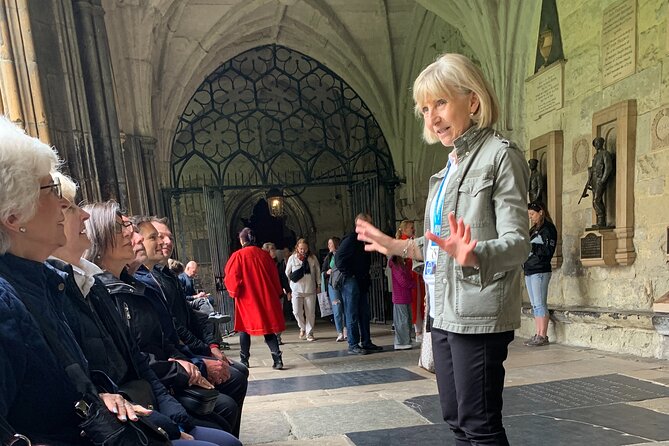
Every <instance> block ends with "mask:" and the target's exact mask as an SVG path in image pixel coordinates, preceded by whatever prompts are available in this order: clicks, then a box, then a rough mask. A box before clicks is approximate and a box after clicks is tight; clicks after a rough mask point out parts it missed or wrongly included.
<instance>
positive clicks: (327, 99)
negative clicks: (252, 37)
mask: <svg viewBox="0 0 669 446" xmlns="http://www.w3.org/2000/svg"><path fill="white" fill-rule="evenodd" d="M171 172H172V178H171V179H172V187H171V188H169V189H166V190H165V191H164V197H165V208H166V209H168V210H169V212H170V213H171V217H172V219H173V221H174V225H175V228H176V231H175V234H177V236H178V237H179V240H178V242H177V248H178V250H179V256H180V257H181V258H182V260H188V259H190V258H193V257H198V256H199V258H196V260H198V262H199V263H200V264H201V265H202V275H203V279H204V278H205V277H204V276H205V274H206V273H207V272H209V273H210V274H209V276H210V277H211V279H212V280H213V278H214V277H219V278H220V276H221V275H222V270H223V267H224V263H225V261H226V259H227V257H228V254H229V250H230V247H231V246H233V245H234V243H232V240H231V235H230V234H231V233H232V232H234V230H235V228H237V227H239V225H240V224H241V220H242V219H244V218H246V219H249V218H251V217H250V215H249V212H248V210H249V209H253V207H254V206H255V205H256V204H257V202H258V200H259V199H260V198H262V197H263V195H264V194H265V193H266V192H267V191H268V190H269V189H270V188H272V187H276V188H280V189H282V190H284V191H285V192H286V194H287V195H288V196H289V197H292V198H291V199H289V200H288V203H292V207H293V210H292V211H293V216H295V217H298V218H299V217H300V216H301V218H302V220H301V221H300V222H299V223H300V225H294V226H300V228H299V230H300V231H301V232H302V233H300V234H296V236H297V237H305V238H307V239H308V240H310V241H311V242H312V243H314V245H316V244H318V245H320V244H323V243H325V241H327V238H328V237H330V236H332V235H341V234H342V233H343V232H345V231H346V230H350V229H351V225H352V219H353V216H354V215H355V214H356V213H358V212H363V211H364V212H369V213H371V214H372V216H373V218H374V220H375V222H376V223H377V224H378V225H379V226H380V227H382V228H391V227H393V226H394V223H395V221H394V220H395V218H394V217H395V209H394V188H395V187H396V185H397V177H396V175H395V171H394V167H393V161H392V157H391V155H390V151H389V149H388V145H387V143H386V140H385V138H384V136H383V133H382V131H381V129H380V127H379V125H378V123H377V122H376V119H375V118H374V116H373V115H372V113H371V111H370V110H369V109H368V107H367V106H366V105H365V103H364V101H363V100H362V99H361V98H360V97H359V96H358V95H357V94H356V92H355V91H353V89H352V88H351V87H350V86H349V85H348V84H347V83H346V82H345V81H344V80H343V79H342V78H341V77H339V76H338V75H337V74H335V73H334V72H332V71H331V70H329V69H328V68H326V67H325V66H324V65H322V64H320V63H319V62H317V61H315V60H314V59H312V58H310V57H309V56H306V55H304V54H301V53H299V52H297V51H294V50H292V49H289V48H286V47H282V46H279V45H268V46H262V47H258V48H254V49H251V50H249V51H246V52H244V53H242V54H240V55H238V56H236V57H234V58H232V59H230V60H229V61H227V62H225V63H224V64H222V65H221V66H220V67H219V68H217V69H216V70H215V71H214V72H213V73H211V74H210V75H209V76H207V78H206V79H205V80H204V82H203V83H202V84H201V85H200V87H198V89H197V91H196V92H195V93H194V94H193V97H192V98H191V100H190V101H189V103H188V104H187V105H186V107H185V109H184V112H183V114H182V116H181V117H180V119H179V123H178V125H177V129H176V131H175V135H174V139H173V144H172V155H171ZM363 206H364V207H363ZM306 216H309V218H308V219H307V218H306ZM233 219H235V220H236V221H233ZM205 241H206V243H205ZM205 248H206V249H205ZM316 248H317V247H316ZM373 268H374V269H373V272H372V273H373V277H374V278H375V283H376V286H374V292H373V295H372V296H371V298H372V300H375V299H376V300H379V301H382V300H383V290H384V281H383V275H382V260H381V259H380V258H378V259H377V260H376V261H375V262H374V266H373ZM203 281H204V280H203ZM381 304H382V302H381ZM381 306H382V305H381ZM373 313H374V315H373V316H374V317H375V318H376V319H377V320H384V319H385V317H384V315H383V314H381V313H382V312H379V311H373Z"/></svg>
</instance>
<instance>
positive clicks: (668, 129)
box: [650, 107, 669, 150]
mask: <svg viewBox="0 0 669 446" xmlns="http://www.w3.org/2000/svg"><path fill="white" fill-rule="evenodd" d="M666 148H669V107H665V108H663V109H661V110H660V111H658V112H657V114H656V115H655V117H654V118H653V123H652V124H651V126H650V149H651V150H660V149H666Z"/></svg>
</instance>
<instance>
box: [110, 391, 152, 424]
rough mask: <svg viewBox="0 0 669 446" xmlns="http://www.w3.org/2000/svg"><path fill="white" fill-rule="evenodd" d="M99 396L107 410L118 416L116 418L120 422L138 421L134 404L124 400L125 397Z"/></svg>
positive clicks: (115, 395)
mask: <svg viewBox="0 0 669 446" xmlns="http://www.w3.org/2000/svg"><path fill="white" fill-rule="evenodd" d="M98 396H99V397H100V399H101V400H102V402H103V403H104V404H105V406H106V407H107V409H109V411H110V412H112V413H114V414H116V418H118V419H119V420H120V421H127V420H128V419H131V420H132V421H137V414H136V413H135V409H134V408H133V405H132V403H131V402H130V401H127V400H126V399H125V398H123V396H121V395H119V394H117V393H100V394H98ZM147 410H148V409H147Z"/></svg>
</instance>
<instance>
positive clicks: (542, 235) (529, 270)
mask: <svg viewBox="0 0 669 446" xmlns="http://www.w3.org/2000/svg"><path fill="white" fill-rule="evenodd" d="M527 213H528V215H529V217H530V222H531V223H532V227H531V228H530V245H531V246H532V250H531V251H530V256H529V257H528V258H527V260H526V261H525V263H524V264H523V270H524V271H525V286H526V287H527V294H529V296H530V303H531V304H532V315H533V316H534V325H535V327H536V333H535V334H534V336H532V337H531V338H530V339H529V340H527V341H525V343H524V344H525V345H527V346H528V347H541V346H543V345H548V343H549V342H548V334H547V332H548V321H549V319H550V317H549V315H548V307H547V301H548V283H549V282H550V280H551V274H552V272H551V271H552V268H551V259H552V258H553V254H554V253H555V245H556V244H557V229H556V228H555V225H554V224H553V222H552V221H551V218H550V216H549V215H548V210H547V209H546V207H545V206H544V204H543V203H541V202H538V201H534V202H532V203H530V204H528V205H527Z"/></svg>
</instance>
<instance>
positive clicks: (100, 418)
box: [75, 399, 171, 446]
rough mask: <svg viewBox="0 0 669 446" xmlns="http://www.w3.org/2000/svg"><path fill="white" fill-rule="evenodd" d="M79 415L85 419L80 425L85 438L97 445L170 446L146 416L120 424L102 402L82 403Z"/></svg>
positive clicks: (163, 435) (165, 436)
mask: <svg viewBox="0 0 669 446" xmlns="http://www.w3.org/2000/svg"><path fill="white" fill-rule="evenodd" d="M75 408H76V410H77V413H78V414H79V415H80V416H81V417H82V418H84V421H83V422H82V423H81V424H80V425H79V427H80V428H81V430H82V431H83V433H84V434H85V436H86V438H88V439H89V440H90V441H91V443H93V444H94V445H96V446H111V445H113V446H133V445H139V446H167V445H170V444H171V442H170V440H169V438H168V437H167V433H166V432H165V431H164V430H163V429H161V428H159V427H157V426H156V425H155V424H153V423H152V422H151V421H149V420H148V419H146V418H144V417H139V418H138V420H137V421H126V422H125V423H124V422H121V421H119V419H118V418H116V415H114V414H113V413H111V412H110V411H109V409H107V407H106V406H105V405H104V403H103V402H102V401H101V400H99V399H98V400H95V401H93V402H92V403H91V404H88V403H86V402H84V400H81V401H79V402H78V403H77V404H76V406H75Z"/></svg>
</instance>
